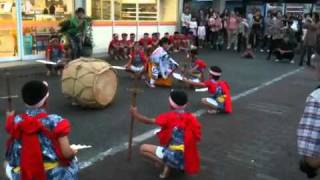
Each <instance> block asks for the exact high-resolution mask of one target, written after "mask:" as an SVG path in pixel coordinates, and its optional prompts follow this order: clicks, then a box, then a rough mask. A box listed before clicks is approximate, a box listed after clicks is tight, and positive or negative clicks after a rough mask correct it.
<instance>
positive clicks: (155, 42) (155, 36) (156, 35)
mask: <svg viewBox="0 0 320 180" xmlns="http://www.w3.org/2000/svg"><path fill="white" fill-rule="evenodd" d="M159 42H160V37H159V33H152V50H155V49H156V48H157V47H158V46H159Z"/></svg>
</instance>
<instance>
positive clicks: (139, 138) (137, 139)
mask: <svg viewBox="0 0 320 180" xmlns="http://www.w3.org/2000/svg"><path fill="white" fill-rule="evenodd" d="M302 69H303V68H298V69H296V70H294V71H290V72H288V73H285V74H283V75H281V76H279V77H277V78H274V79H272V80H271V81H268V82H265V83H263V84H261V85H260V86H257V87H254V88H252V89H249V90H247V91H245V92H242V93H240V94H237V95H235V96H232V100H233V101H236V100H238V99H240V98H242V97H245V96H248V95H250V94H253V93H255V92H257V91H259V90H260V89H262V88H265V87H267V86H270V85H271V84H274V83H276V82H279V81H281V80H283V79H284V78H286V77H288V76H291V75H293V74H296V73H298V72H300V71H301V70H302ZM206 112H207V111H206V110H204V109H200V110H198V111H196V112H195V115H196V116H198V117H199V116H202V115H203V114H204V113H206ZM157 130H158V128H155V129H151V130H149V131H147V132H145V133H143V134H141V135H138V136H136V137H134V138H133V145H135V144H137V143H141V142H143V141H145V140H147V139H149V138H151V137H153V136H154V135H155V131H157ZM126 149H128V143H127V142H125V143H122V144H120V145H117V146H114V147H112V148H110V149H108V150H106V151H104V152H101V153H99V154H97V155H96V156H94V157H92V158H90V159H89V160H87V161H83V162H80V169H84V168H87V167H89V166H92V165H93V164H94V163H96V162H98V161H101V160H103V159H104V158H105V157H107V156H112V155H115V154H117V153H119V152H121V151H124V150H126Z"/></svg>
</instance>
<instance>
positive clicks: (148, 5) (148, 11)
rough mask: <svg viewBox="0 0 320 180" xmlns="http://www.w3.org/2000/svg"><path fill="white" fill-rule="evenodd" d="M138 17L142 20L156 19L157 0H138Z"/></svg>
mask: <svg viewBox="0 0 320 180" xmlns="http://www.w3.org/2000/svg"><path fill="white" fill-rule="evenodd" d="M138 2H139V4H138V7H139V8H138V17H139V20H143V21H156V20H157V16H158V11H157V0H139V1H138Z"/></svg>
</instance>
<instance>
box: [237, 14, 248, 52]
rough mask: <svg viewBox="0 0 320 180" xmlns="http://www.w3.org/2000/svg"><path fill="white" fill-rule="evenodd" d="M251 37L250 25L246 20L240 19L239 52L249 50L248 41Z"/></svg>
mask: <svg viewBox="0 0 320 180" xmlns="http://www.w3.org/2000/svg"><path fill="white" fill-rule="evenodd" d="M248 37H249V23H248V21H247V19H246V18H241V19H240V24H239V28H238V52H241V51H242V50H245V49H246V48H247V44H248V43H247V41H248Z"/></svg>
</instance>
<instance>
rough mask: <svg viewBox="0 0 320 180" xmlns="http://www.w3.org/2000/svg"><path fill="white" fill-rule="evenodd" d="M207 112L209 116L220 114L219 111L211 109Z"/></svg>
mask: <svg viewBox="0 0 320 180" xmlns="http://www.w3.org/2000/svg"><path fill="white" fill-rule="evenodd" d="M207 112H208V114H217V113H218V111H217V110H215V109H209V110H208V111H207Z"/></svg>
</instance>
